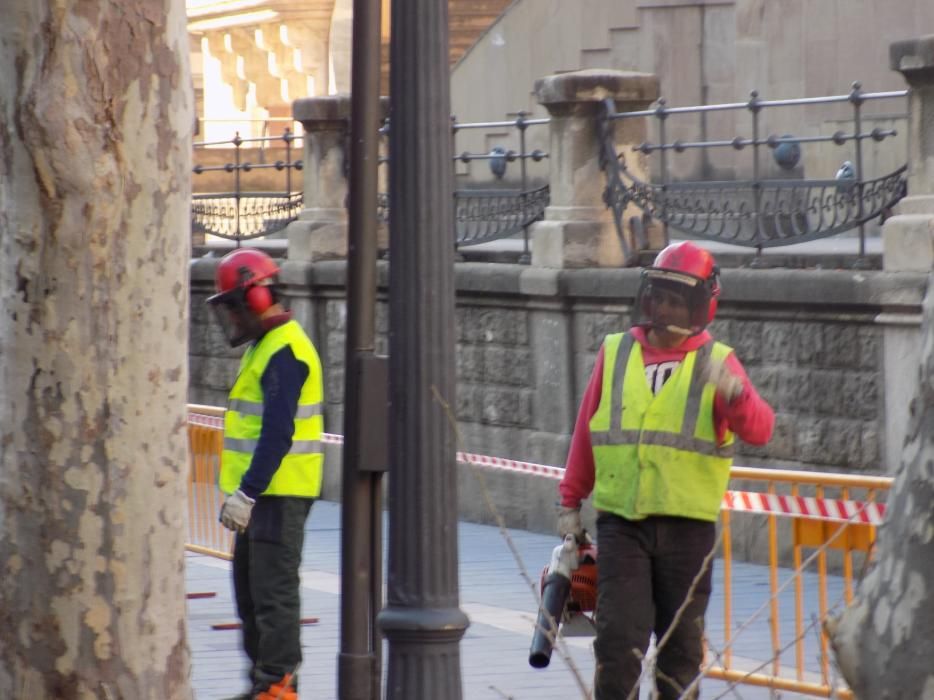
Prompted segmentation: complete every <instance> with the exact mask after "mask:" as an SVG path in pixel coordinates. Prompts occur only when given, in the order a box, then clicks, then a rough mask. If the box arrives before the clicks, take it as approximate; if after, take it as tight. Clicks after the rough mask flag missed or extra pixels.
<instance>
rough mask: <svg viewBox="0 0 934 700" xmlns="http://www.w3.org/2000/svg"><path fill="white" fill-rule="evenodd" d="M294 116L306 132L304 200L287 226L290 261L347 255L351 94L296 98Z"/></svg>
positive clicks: (328, 258) (311, 260)
mask: <svg viewBox="0 0 934 700" xmlns="http://www.w3.org/2000/svg"><path fill="white" fill-rule="evenodd" d="M292 116H293V117H294V118H295V120H296V121H300V122H301V123H302V127H303V128H304V131H305V138H304V142H305V146H304V170H303V177H304V187H303V191H304V199H305V204H304V208H303V209H302V212H301V214H299V216H298V220H297V221H293V222H292V223H291V224H289V226H288V228H287V229H286V233H287V235H288V239H289V260H304V261H309V262H315V261H318V260H333V259H345V258H346V257H347V172H346V162H347V160H346V159H347V137H348V133H349V131H350V96H349V95H332V96H329V97H309V98H305V99H301V100H295V102H294V103H293V104H292Z"/></svg>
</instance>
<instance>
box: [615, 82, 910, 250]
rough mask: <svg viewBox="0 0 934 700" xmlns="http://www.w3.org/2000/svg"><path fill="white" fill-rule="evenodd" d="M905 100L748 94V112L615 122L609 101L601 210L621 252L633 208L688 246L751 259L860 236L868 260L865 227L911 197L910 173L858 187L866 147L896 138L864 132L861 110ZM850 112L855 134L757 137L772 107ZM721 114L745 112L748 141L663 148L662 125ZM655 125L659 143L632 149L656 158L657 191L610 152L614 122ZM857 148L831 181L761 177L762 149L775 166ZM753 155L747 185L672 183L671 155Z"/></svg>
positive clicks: (854, 93) (660, 114)
mask: <svg viewBox="0 0 934 700" xmlns="http://www.w3.org/2000/svg"><path fill="white" fill-rule="evenodd" d="M906 95H907V91H905V90H899V91H892V92H879V93H864V92H862V91H861V90H860V85H859V83H853V87H852V90H851V91H850V93H849V94H847V95H833V96H828V97H816V98H803V99H798V100H771V101H768V100H761V99H760V98H759V95H758V94H757V93H756V92H753V93H752V95H751V98H750V100H749V101H748V102H737V103H729V104H720V105H700V106H694V107H676V108H669V107H667V106H666V104H665V101H664V100H659V101H658V106H657V107H656V108H654V109H650V110H644V111H638V112H624V113H617V112H616V111H615V106H614V104H613V102H612V100H607V101H606V102H605V103H604V107H605V111H604V116H603V118H602V119H601V122H600V140H601V152H600V158H601V166H602V167H603V169H604V171H605V173H606V176H607V187H606V190H605V192H604V201H605V202H606V204H607V206H608V207H610V208H611V209H612V211H613V215H614V219H615V221H616V229H617V233H618V234H619V237H620V241H621V242H622V244H623V251H624V253H625V254H626V257H627V258H629V252H630V251H629V246H628V244H627V241H626V236H625V235H624V233H623V216H624V213H625V210H626V207H627V206H628V205H629V204H630V203H634V204H635V205H637V206H638V207H639V208H641V209H642V210H643V211H644V212H645V213H646V214H647V215H649V216H651V217H653V218H655V219H657V220H659V221H661V222H663V223H665V224H666V225H668V226H670V227H671V228H674V229H677V230H678V231H681V232H684V233H687V234H689V235H691V236H696V237H700V238H707V239H710V240H716V241H723V242H726V243H732V244H735V245H743V246H752V247H756V248H757V249H760V250H761V249H762V248H767V247H773V246H782V245H789V244H792V243H801V242H805V241H809V240H814V239H817V238H824V237H827V236H833V235H836V234H839V233H843V232H845V231H848V230H852V229H857V228H858V229H859V233H860V239H859V257H860V259H862V258H863V257H864V255H865V231H864V228H863V225H864V224H865V223H866V222H868V221H871V220H873V219H876V218H879V217H881V216H883V215H884V214H885V213H886V212H887V210H889V209H891V207H892V206H894V205H895V203H897V202H898V200H899V199H901V198H902V197H903V196H904V195H905V192H906V189H907V174H906V170H907V166H902V167H901V168H898V169H897V170H895V171H894V172H892V173H889V174H887V175H883V176H880V177H875V178H870V179H864V170H863V156H862V142H863V141H864V140H866V139H872V140H874V141H882V140H884V139H886V138H888V137H890V136H894V135H895V130H894V129H880V128H876V129H872V130H870V131H867V132H864V131H863V130H862V120H861V107H862V105H863V104H864V103H865V102H867V101H869V100H881V99H891V98H904V97H905V96H906ZM839 102H849V103H850V105H851V107H852V109H853V127H854V128H853V133H845V132H842V131H837V132H836V133H834V134H831V135H826V136H823V135H818V136H805V137H795V136H790V135H784V136H777V135H770V136H767V137H765V138H763V137H761V136H760V133H759V132H760V117H759V115H760V112H761V111H762V110H764V109H766V108H770V107H787V106H796V105H816V104H830V103H839ZM725 110H748V112H749V113H750V115H751V122H752V137H751V138H743V137H740V136H737V137H736V138H733V139H730V140H721V141H697V142H684V141H671V142H668V141H667V140H666V138H665V120H666V119H667V118H668V117H669V116H671V115H673V114H698V113H707V112H717V111H725ZM646 117H655V118H656V119H657V120H658V135H659V141H660V142H659V143H657V144H653V143H643V144H641V145H640V146H638V147H636V148H634V149H633V150H634V151H636V152H640V153H644V154H646V155H648V154H651V153H658V154H659V160H660V166H661V172H660V173H659V180H660V182H658V183H647V182H642V181H640V180H639V179H638V178H637V177H636V176H635V175H634V174H633V173H632V172H631V171H629V170H628V169H627V167H626V160H625V154H618V153H617V152H616V146H615V143H614V138H613V137H614V129H613V127H612V124H613V120H615V119H627V118H646ZM814 142H832V143H834V144H836V145H838V146H841V145H843V144H845V143H847V142H852V143H853V149H854V162H852V163H851V162H849V161H847V162H845V163H844V166H843V167H841V168H840V171H839V172H838V173H837V179H834V180H807V179H801V180H789V179H780V180H776V179H766V178H764V177H762V164H761V161H760V158H761V151H762V148H763V147H766V148H768V149H771V150H772V151H773V152H775V156H776V160H779V156H781V157H782V158H791V159H793V160H795V161H796V159H797V158H798V157H800V144H803V143H814ZM746 147H751V153H752V179H749V180H735V181H719V182H679V183H669V172H668V154H670V153H683V152H685V151H688V150H691V149H709V148H733V149H735V150H737V151H740V150H742V149H744V148H746Z"/></svg>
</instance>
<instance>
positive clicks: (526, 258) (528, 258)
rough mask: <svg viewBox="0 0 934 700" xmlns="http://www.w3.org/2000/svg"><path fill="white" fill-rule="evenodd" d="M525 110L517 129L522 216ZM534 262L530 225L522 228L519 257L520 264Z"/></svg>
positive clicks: (525, 181)
mask: <svg viewBox="0 0 934 700" xmlns="http://www.w3.org/2000/svg"><path fill="white" fill-rule="evenodd" d="M528 114H529V113H528V112H526V111H525V110H519V111H518V112H516V128H517V129H518V130H519V173H520V178H521V183H522V184H521V187H522V194H521V195H520V197H519V210H520V211H521V212H522V216H523V217H524V216H525V207H526V201H527V198H528V189H529V184H528V174H527V170H526V163H525V161H526V152H525V130H526V129H527V128H528V125H527V124H526V123H525V118H526V116H528ZM531 262H532V254H531V253H530V252H529V225H528V224H526V225H525V226H523V227H522V255H520V256H519V264H521V265H528V264H530V263H531Z"/></svg>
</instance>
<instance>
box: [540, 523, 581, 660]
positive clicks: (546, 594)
mask: <svg viewBox="0 0 934 700" xmlns="http://www.w3.org/2000/svg"><path fill="white" fill-rule="evenodd" d="M541 591H542V602H541V606H540V607H539V609H538V619H537V620H536V621H535V633H534V634H533V635H532V647H531V649H529V665H530V666H532V667H533V668H545V667H546V666H548V664H549V663H550V662H551V652H552V650H553V649H554V646H555V641H556V640H557V639H558V628H559V626H560V625H562V624H564V623H567V622H568V621H569V620H570V619H572V618H573V617H581V616H584V617H586V616H587V613H593V612H594V611H595V610H596V608H597V547H596V545H594V544H593V543H592V542H590V541H589V538H588V541H587V542H585V543H584V544H582V545H578V544H577V541H576V540H575V539H574V535H568V536H567V537H565V538H564V542H562V543H561V544H559V545H558V546H557V547H555V549H554V551H553V552H552V553H551V563H550V564H549V565H548V566H547V567H545V569H544V570H543V571H542V579H541Z"/></svg>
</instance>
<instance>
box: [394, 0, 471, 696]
mask: <svg viewBox="0 0 934 700" xmlns="http://www.w3.org/2000/svg"><path fill="white" fill-rule="evenodd" d="M447 6H448V3H447V0H393V2H392V30H391V31H392V34H391V40H390V81H389V85H390V90H389V95H390V104H391V117H390V130H389V183H390V186H389V251H390V272H389V276H390V283H389V311H390V339H389V370H390V371H389V393H390V405H391V408H390V430H389V446H390V474H391V476H390V480H389V489H390V490H389V559H388V568H389V571H388V593H387V602H386V607H385V608H384V609H383V611H382V612H381V613H380V615H379V623H380V627H381V628H382V630H383V633H384V634H385V636H386V638H387V640H388V641H389V655H388V662H387V666H388V677H387V687H386V695H385V697H386V698H387V700H460V698H461V672H460V640H461V637H462V636H463V635H464V631H465V630H466V628H467V625H468V620H467V617H466V615H464V613H463V612H462V611H461V610H460V608H459V600H458V588H457V586H458V583H457V494H456V474H455V451H456V439H455V437H456V436H455V426H454V415H453V413H454V411H455V407H456V402H455V398H454V238H453V231H454V209H453V199H452V197H453V181H452V170H453V169H452V167H451V162H452V151H451V122H450V102H451V100H450V89H449V63H448V12H447Z"/></svg>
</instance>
